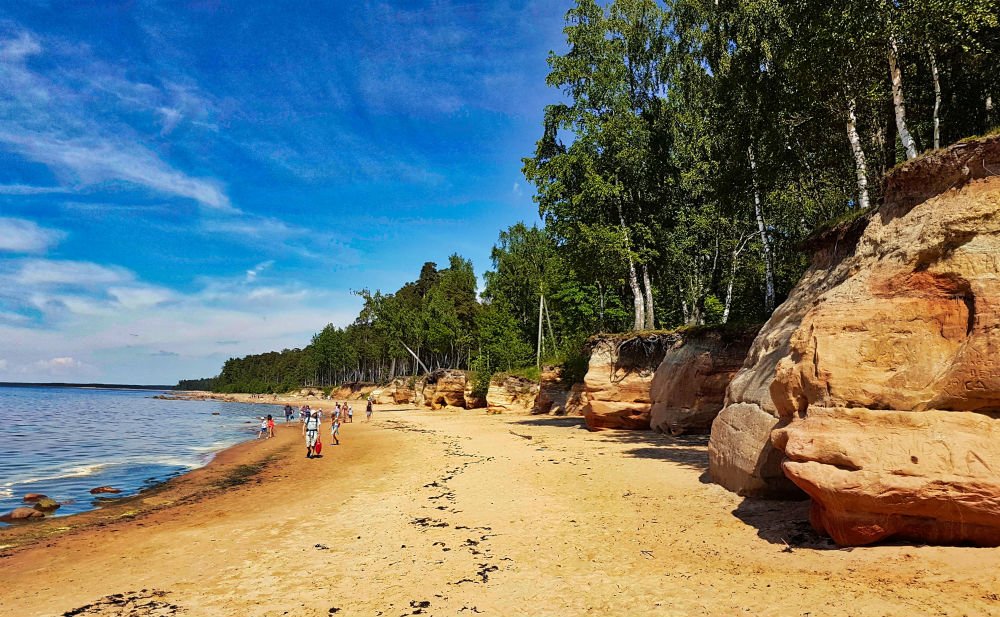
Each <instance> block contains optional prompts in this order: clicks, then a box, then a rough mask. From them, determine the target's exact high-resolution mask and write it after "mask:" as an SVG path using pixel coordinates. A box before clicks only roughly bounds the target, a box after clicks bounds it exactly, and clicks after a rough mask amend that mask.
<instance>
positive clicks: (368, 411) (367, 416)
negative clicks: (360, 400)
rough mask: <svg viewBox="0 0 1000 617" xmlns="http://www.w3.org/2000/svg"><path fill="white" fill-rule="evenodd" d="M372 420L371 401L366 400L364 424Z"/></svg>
mask: <svg viewBox="0 0 1000 617" xmlns="http://www.w3.org/2000/svg"><path fill="white" fill-rule="evenodd" d="M371 419H372V400H371V399H368V406H367V407H365V422H368V421H369V420H371Z"/></svg>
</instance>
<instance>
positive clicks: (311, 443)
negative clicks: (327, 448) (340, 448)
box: [302, 414, 320, 458]
mask: <svg viewBox="0 0 1000 617" xmlns="http://www.w3.org/2000/svg"><path fill="white" fill-rule="evenodd" d="M319 426H320V419H319V414H312V415H309V416H306V421H305V422H303V423H302V434H303V435H305V438H306V458H312V457H313V449H314V448H315V447H316V442H317V441H318V440H319Z"/></svg>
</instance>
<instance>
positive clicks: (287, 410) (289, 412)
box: [285, 405, 295, 424]
mask: <svg viewBox="0 0 1000 617" xmlns="http://www.w3.org/2000/svg"><path fill="white" fill-rule="evenodd" d="M293 415H295V412H294V411H293V410H292V406H291V405H285V424H288V423H289V422H291V421H292V416H293Z"/></svg>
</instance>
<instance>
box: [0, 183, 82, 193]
mask: <svg viewBox="0 0 1000 617" xmlns="http://www.w3.org/2000/svg"><path fill="white" fill-rule="evenodd" d="M72 192H73V189H68V188H65V187H61V186H32V185H30V184H0V195H46V194H51V193H72Z"/></svg>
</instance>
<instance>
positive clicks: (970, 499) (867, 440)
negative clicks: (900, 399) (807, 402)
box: [773, 406, 1000, 546]
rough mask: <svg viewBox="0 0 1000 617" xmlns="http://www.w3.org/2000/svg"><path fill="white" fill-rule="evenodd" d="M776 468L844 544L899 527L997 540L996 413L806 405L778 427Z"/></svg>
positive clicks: (933, 539) (899, 532)
mask: <svg viewBox="0 0 1000 617" xmlns="http://www.w3.org/2000/svg"><path fill="white" fill-rule="evenodd" d="M773 439H774V441H775V444H776V445H777V446H778V447H779V448H781V449H783V450H784V452H785V455H786V456H787V459H786V460H785V462H784V464H783V467H784V469H785V473H786V474H788V476H789V477H790V478H792V479H793V480H794V482H795V484H797V485H798V486H800V487H801V488H802V489H803V490H805V491H806V493H808V494H809V496H810V497H812V499H813V506H812V512H811V516H810V518H811V521H812V524H813V525H814V526H815V527H816V528H817V530H819V531H821V532H825V533H827V534H829V535H830V536H831V537H832V538H833V539H834V541H836V542H837V543H838V544H841V545H858V544H868V543H871V542H875V541H878V540H881V539H883V538H887V537H890V536H897V537H901V538H908V539H913V540H918V541H922V542H930V543H954V542H970V543H974V544H980V545H988V546H996V545H1000V474H997V472H996V465H997V464H1000V422H998V421H997V420H995V419H993V418H990V417H988V416H986V415H983V414H977V413H968V412H954V411H921V412H912V411H891V410H890V411H881V410H880V411H876V410H870V409H846V408H830V407H812V406H811V407H810V408H809V410H808V412H807V413H806V414H805V415H804V416H803V417H801V418H796V420H795V421H793V422H792V423H791V424H790V425H789V426H788V427H785V428H783V429H779V430H777V431H775V433H774V435H773Z"/></svg>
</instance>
